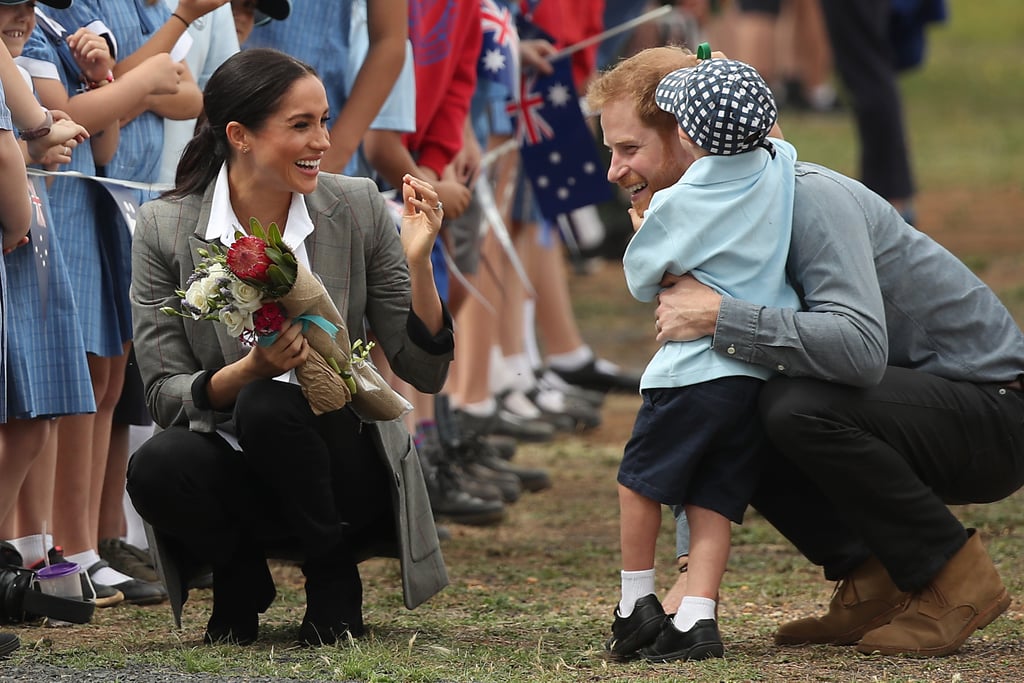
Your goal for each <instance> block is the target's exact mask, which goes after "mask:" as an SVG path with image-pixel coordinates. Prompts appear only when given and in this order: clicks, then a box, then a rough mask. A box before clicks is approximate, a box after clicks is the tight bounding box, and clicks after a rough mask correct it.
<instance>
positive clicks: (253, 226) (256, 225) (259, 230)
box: [249, 217, 267, 242]
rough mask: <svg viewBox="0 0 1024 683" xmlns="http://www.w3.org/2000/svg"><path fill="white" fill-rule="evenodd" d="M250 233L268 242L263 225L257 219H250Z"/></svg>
mask: <svg viewBox="0 0 1024 683" xmlns="http://www.w3.org/2000/svg"><path fill="white" fill-rule="evenodd" d="M249 232H250V233H251V234H252V235H253V236H255V237H259V238H260V239H261V240H263V241H264V242H265V241H266V240H267V233H266V232H264V230H263V225H261V224H260V222H259V221H258V220H257V219H256V218H255V217H253V218H250V219H249Z"/></svg>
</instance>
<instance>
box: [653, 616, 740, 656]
mask: <svg viewBox="0 0 1024 683" xmlns="http://www.w3.org/2000/svg"><path fill="white" fill-rule="evenodd" d="M724 654H725V648H724V647H722V636H721V635H719V633H718V622H717V621H715V620H714V619H701V620H700V621H698V622H697V623H696V624H694V625H693V627H691V628H690V630H689V631H680V630H679V629H677V628H676V625H675V624H674V623H673V622H672V620H671V619H668V618H666V619H665V621H664V624H663V626H662V628H661V632H660V633H659V634H658V637H657V639H655V641H654V643H652V644H651V645H648V646H647V647H645V648H642V649H641V650H640V656H641V657H643V658H644V659H646V660H647V661H649V662H675V661H678V660H684V661H691V660H698V659H709V658H711V657H722V656H723V655H724Z"/></svg>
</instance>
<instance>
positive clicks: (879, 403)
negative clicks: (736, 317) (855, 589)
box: [753, 367, 1024, 591]
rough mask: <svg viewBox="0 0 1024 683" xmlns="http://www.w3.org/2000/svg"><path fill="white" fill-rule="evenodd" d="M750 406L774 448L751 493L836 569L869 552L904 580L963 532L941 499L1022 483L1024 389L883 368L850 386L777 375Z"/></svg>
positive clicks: (996, 495)
mask: <svg viewBox="0 0 1024 683" xmlns="http://www.w3.org/2000/svg"><path fill="white" fill-rule="evenodd" d="M759 410H760V412H761V418H762V421H763V424H764V427H765V431H766V433H767V435H768V438H769V440H770V441H771V444H772V445H773V446H774V447H775V449H774V450H773V449H768V450H769V451H772V452H770V453H769V454H768V455H767V456H766V457H767V459H768V462H767V463H765V465H764V470H763V475H762V480H761V482H760V484H759V485H758V489H757V492H756V493H755V495H754V498H753V505H754V507H755V508H757V509H758V510H759V511H760V512H761V513H762V514H763V515H764V516H765V517H766V519H768V521H769V522H771V523H772V524H773V525H774V526H775V527H776V528H777V529H778V530H779V531H780V532H782V534H783V535H785V536H786V537H787V538H789V540H790V541H792V542H793V543H794V545H796V547H797V548H798V549H799V550H800V551H801V552H802V553H803V554H804V555H805V556H806V557H807V558H808V559H809V560H811V561H812V562H814V563H815V564H818V565H821V566H822V567H823V568H824V570H825V576H826V577H827V578H829V579H831V580H833V581H837V580H839V579H841V578H843V577H844V576H846V575H847V574H849V572H850V571H851V570H852V569H854V568H855V567H857V566H858V565H859V564H860V563H861V562H863V561H864V560H865V559H866V558H867V557H868V556H869V555H875V556H876V557H878V559H879V560H880V561H881V562H882V564H883V565H884V566H885V567H886V569H888V571H889V574H890V576H891V577H892V579H893V581H894V582H895V583H896V585H897V586H899V587H900V589H902V590H906V591H914V590H917V589H920V588H922V587H924V586H926V585H927V584H928V583H929V581H930V580H931V579H932V578H933V577H934V576H935V575H936V574H937V573H938V571H939V570H940V569H941V568H942V566H943V565H945V563H946V561H947V560H948V559H949V558H950V557H952V556H953V555H954V554H955V553H956V552H957V551H958V550H959V549H960V548H961V547H962V546H963V545H964V543H966V541H967V532H966V530H965V529H964V527H963V525H962V524H961V523H960V522H959V520H958V519H957V518H956V517H955V516H954V515H953V513H952V512H951V511H950V509H949V507H948V504H963V503H988V502H992V501H996V500H1000V499H1002V498H1005V497H1006V496H1009V495H1010V494H1011V493H1013V492H1014V491H1016V490H1017V489H1018V488H1020V487H1021V485H1022V483H1024V394H1022V393H1021V392H1020V391H1017V390H1015V389H1010V388H1006V387H1001V386H998V385H978V384H972V383H968V382H953V381H949V380H945V379H941V378H939V377H935V376H933V375H929V374H927V373H923V372H918V371H915V370H907V369H903V368H892V367H890V368H888V369H887V371H886V373H885V376H884V378H883V379H882V381H881V383H880V384H878V385H877V386H874V387H871V388H866V389H864V388H855V387H849V386H846V385H841V384H834V383H829V382H823V381H819V380H814V379H804V378H788V377H775V378H773V379H771V380H770V381H768V382H767V383H766V384H765V386H764V388H763V389H762V392H761V400H760V406H759Z"/></svg>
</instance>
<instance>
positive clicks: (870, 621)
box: [775, 556, 910, 645]
mask: <svg viewBox="0 0 1024 683" xmlns="http://www.w3.org/2000/svg"><path fill="white" fill-rule="evenodd" d="M909 600H910V594H909V593H905V592H903V591H901V590H900V589H899V588H897V587H896V584H895V583H893V582H892V579H891V578H890V577H889V572H888V571H886V569H885V567H883V566H882V563H881V562H879V561H878V558H876V557H873V556H872V557H869V558H868V559H867V560H865V561H864V562H863V563H862V564H861V565H860V566H859V567H857V568H856V569H854V570H853V571H852V572H850V575H849V576H847V577H846V578H844V579H843V580H842V581H840V582H839V583H838V584H836V588H835V591H834V592H833V593H832V600H831V602H829V605H828V612H827V613H826V614H825V615H824V616H821V617H806V618H804V619H797V620H796V621H791V622H789V623H786V624H783V625H782V626H780V627H779V630H778V631H776V632H775V644H776V645H807V644H812V643H813V644H829V645H853V644H854V643H856V642H857V641H858V640H860V639H861V637H862V636H863V635H864V634H865V633H867V632H868V631H870V630H871V629H873V628H878V627H879V626H883V625H885V624H888V623H889V622H890V621H892V619H893V617H895V616H896V615H897V614H899V613H900V612H902V611H903V610H904V609H905V608H906V606H907V602H908V601H909Z"/></svg>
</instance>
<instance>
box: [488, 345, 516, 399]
mask: <svg viewBox="0 0 1024 683" xmlns="http://www.w3.org/2000/svg"><path fill="white" fill-rule="evenodd" d="M487 383H488V385H489V388H490V390H491V393H492V394H494V395H498V394H501V393H503V392H505V391H507V390H509V389H513V388H514V387H515V375H513V374H512V372H511V371H510V370H509V369H508V366H507V365H506V364H505V354H504V353H502V351H501V347H500V346H497V345H495V346H492V347H491V362H490V364H489V367H488V373H487Z"/></svg>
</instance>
